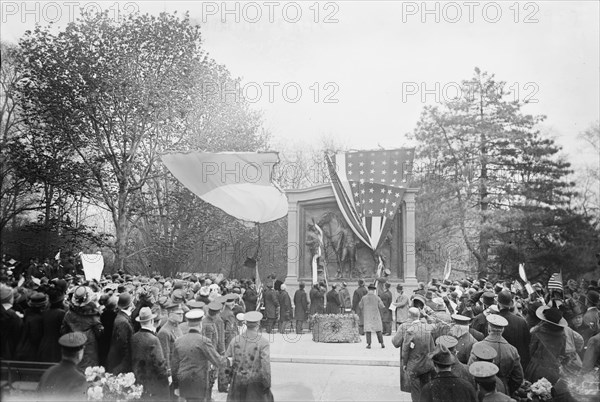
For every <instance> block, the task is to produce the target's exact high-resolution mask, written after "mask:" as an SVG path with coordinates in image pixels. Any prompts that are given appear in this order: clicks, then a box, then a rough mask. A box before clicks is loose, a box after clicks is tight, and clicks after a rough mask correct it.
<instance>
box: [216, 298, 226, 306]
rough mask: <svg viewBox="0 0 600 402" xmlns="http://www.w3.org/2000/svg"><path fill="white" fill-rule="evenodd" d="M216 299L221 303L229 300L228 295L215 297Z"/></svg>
mask: <svg viewBox="0 0 600 402" xmlns="http://www.w3.org/2000/svg"><path fill="white" fill-rule="evenodd" d="M215 301H216V302H217V303H221V304H223V303H225V302H226V301H227V296H219V297H217V298H216V299H215Z"/></svg>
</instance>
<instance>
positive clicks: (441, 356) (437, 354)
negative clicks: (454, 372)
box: [429, 345, 455, 366]
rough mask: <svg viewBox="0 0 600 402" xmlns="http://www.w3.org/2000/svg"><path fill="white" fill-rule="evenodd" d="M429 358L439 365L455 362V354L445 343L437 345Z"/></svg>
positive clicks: (448, 364)
mask: <svg viewBox="0 0 600 402" xmlns="http://www.w3.org/2000/svg"><path fill="white" fill-rule="evenodd" d="M429 358H430V359H431V360H433V362H434V363H435V364H437V365H438V366H452V365H453V364H454V363H455V359H454V354H453V353H452V352H450V351H449V350H448V348H447V347H446V346H444V345H437V346H436V347H435V349H434V350H433V352H431V353H430V354H429Z"/></svg>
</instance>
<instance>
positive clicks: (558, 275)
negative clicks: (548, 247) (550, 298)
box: [548, 272, 563, 291]
mask: <svg viewBox="0 0 600 402" xmlns="http://www.w3.org/2000/svg"><path fill="white" fill-rule="evenodd" d="M562 282H563V280H562V272H555V273H553V274H552V276H551V277H550V279H549V280H548V290H560V291H562V290H563V283H562Z"/></svg>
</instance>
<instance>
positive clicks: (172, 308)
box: [163, 301, 183, 313]
mask: <svg viewBox="0 0 600 402" xmlns="http://www.w3.org/2000/svg"><path fill="white" fill-rule="evenodd" d="M163 308H164V309H165V310H167V311H168V312H169V313H183V309H182V308H181V304H179V303H173V302H172V301H169V302H168V303H167V304H166V305H165V307H163Z"/></svg>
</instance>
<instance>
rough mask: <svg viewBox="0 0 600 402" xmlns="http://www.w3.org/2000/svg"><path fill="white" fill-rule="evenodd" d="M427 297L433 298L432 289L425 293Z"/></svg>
mask: <svg viewBox="0 0 600 402" xmlns="http://www.w3.org/2000/svg"><path fill="white" fill-rule="evenodd" d="M425 298H426V299H428V300H431V299H433V293H432V292H431V291H430V290H428V291H427V293H425Z"/></svg>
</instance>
